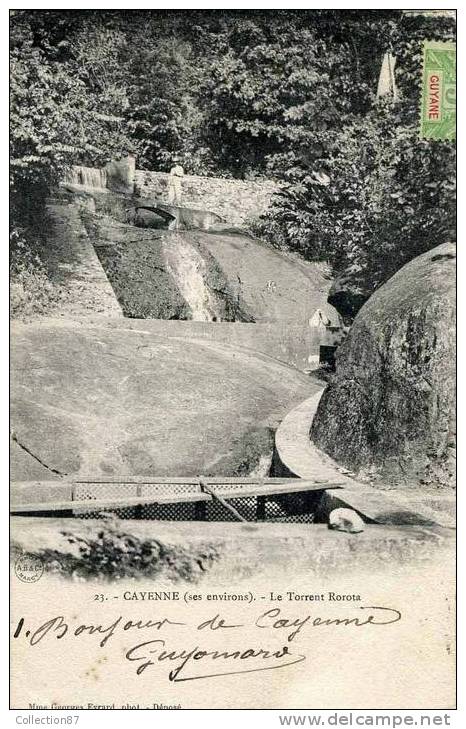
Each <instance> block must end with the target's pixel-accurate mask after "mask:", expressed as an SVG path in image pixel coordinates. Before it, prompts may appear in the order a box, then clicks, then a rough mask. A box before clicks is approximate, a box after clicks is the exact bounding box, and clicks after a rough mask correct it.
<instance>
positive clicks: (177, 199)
mask: <svg viewBox="0 0 466 729" xmlns="http://www.w3.org/2000/svg"><path fill="white" fill-rule="evenodd" d="M173 162H174V165H173V167H172V168H171V170H170V177H169V178H168V202H169V203H170V205H180V204H181V178H182V177H183V176H184V169H183V168H182V167H181V165H180V158H179V157H174V158H173Z"/></svg>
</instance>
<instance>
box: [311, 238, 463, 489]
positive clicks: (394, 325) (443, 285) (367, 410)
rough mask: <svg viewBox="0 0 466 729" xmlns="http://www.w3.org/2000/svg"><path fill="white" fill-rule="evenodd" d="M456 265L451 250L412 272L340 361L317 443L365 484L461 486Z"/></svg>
mask: <svg viewBox="0 0 466 729" xmlns="http://www.w3.org/2000/svg"><path fill="white" fill-rule="evenodd" d="M455 260H456V252H455V248H454V246H453V245H452V244H449V243H447V244H444V245H441V246H438V247H437V248H434V249H433V250H430V251H428V252H427V253H424V254H423V255H421V256H418V258H415V259H414V260H413V261H411V262H410V263H408V264H406V265H405V266H404V267H403V268H402V269H400V270H399V271H398V272H397V273H396V274H395V275H394V276H393V277H392V278H391V279H389V281H387V283H386V284H384V285H383V286H382V287H381V288H380V289H379V290H378V291H376V293H374V294H373V296H372V297H371V298H370V299H369V301H368V302H367V303H366V304H365V305H364V306H363V307H362V309H361V310H360V312H359V314H358V315H357V317H356V319H355V321H354V324H353V327H352V329H351V331H350V334H349V335H348V337H347V339H346V340H345V342H344V343H343V344H342V346H341V347H340V349H339V351H338V353H337V369H336V374H335V376H334V378H333V380H332V382H331V383H330V384H329V385H328V387H327V389H326V390H325V392H324V394H323V396H322V399H321V401H320V404H319V408H318V411H317V413H316V417H315V419H314V423H313V426H312V430H311V438H312V439H313V441H314V442H315V443H316V444H317V445H318V446H320V447H321V448H322V449H323V450H324V451H325V452H326V453H328V454H329V455H331V456H332V457H333V458H335V460H337V461H338V462H340V463H341V464H343V465H344V466H346V467H347V468H350V469H352V470H353V471H355V472H357V473H358V474H359V475H360V476H367V477H369V478H371V479H372V480H374V481H376V482H380V483H381V484H382V483H383V484H386V485H390V484H396V485H399V486H400V487H403V488H408V487H416V486H417V487H418V486H419V484H423V485H424V487H425V486H426V485H428V484H431V485H432V486H446V485H451V484H452V483H453V478H454V444H455V441H454V438H455V435H454V432H455V312H456V307H455Z"/></svg>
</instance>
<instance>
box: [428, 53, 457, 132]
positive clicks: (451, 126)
mask: <svg viewBox="0 0 466 729" xmlns="http://www.w3.org/2000/svg"><path fill="white" fill-rule="evenodd" d="M429 50H438V51H447V52H451V51H453V53H454V67H455V68H454V73H455V92H456V43H454V42H452V41H449V42H446V41H431V40H425V41H424V44H423V49H422V78H421V98H420V109H419V137H420V139H424V140H429V141H451V142H452V141H455V140H456V99H455V108H454V111H453V112H452V113H451V117H452V118H450V119H449V120H448V124H446V123H445V121H444V120H440V121H438V122H433V121H431V122H429V121H427V120H426V119H425V110H426V105H427V93H426V88H425V82H426V72H427V68H426V57H427V51H429ZM439 71H441V72H442V74H443V73H444V72H445V66H443V67H442V62H439ZM442 91H443V89H442ZM442 103H444V98H443V94H442V95H441V99H440V104H441V105H442ZM445 127H446V128H445Z"/></svg>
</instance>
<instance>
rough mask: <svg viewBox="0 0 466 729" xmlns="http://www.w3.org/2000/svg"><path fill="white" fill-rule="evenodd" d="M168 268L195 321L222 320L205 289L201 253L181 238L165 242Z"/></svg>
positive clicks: (204, 271) (172, 238)
mask: <svg viewBox="0 0 466 729" xmlns="http://www.w3.org/2000/svg"><path fill="white" fill-rule="evenodd" d="M164 254H165V260H166V262H167V269H168V270H169V272H170V274H171V275H172V276H173V278H174V280H175V282H176V284H177V286H178V289H179V290H180V292H181V294H182V296H183V298H184V300H185V301H186V303H187V304H188V306H189V308H190V310H191V315H192V319H193V320H194V321H217V320H220V319H221V314H220V312H219V310H218V306H217V302H216V300H215V297H214V296H213V295H212V294H211V292H210V291H209V288H208V287H207V286H206V282H205V276H206V273H207V270H206V263H205V261H204V259H203V257H202V256H201V254H200V253H199V251H198V250H197V249H196V248H195V247H194V246H193V245H191V244H190V243H189V242H188V241H187V240H184V239H183V238H182V237H181V236H170V238H169V239H168V240H167V241H165V242H164Z"/></svg>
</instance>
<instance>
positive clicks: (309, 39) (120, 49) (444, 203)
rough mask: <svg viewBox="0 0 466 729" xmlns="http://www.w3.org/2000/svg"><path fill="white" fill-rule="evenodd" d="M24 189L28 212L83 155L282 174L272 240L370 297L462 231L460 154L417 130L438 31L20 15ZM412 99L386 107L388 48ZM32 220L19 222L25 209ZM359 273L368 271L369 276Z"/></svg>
mask: <svg viewBox="0 0 466 729" xmlns="http://www.w3.org/2000/svg"><path fill="white" fill-rule="evenodd" d="M10 23H11V104H10V109H11V181H12V202H13V209H14V210H18V211H19V212H18V213H17V215H18V216H19V217H21V215H24V200H25V198H26V197H27V199H28V205H30V204H31V200H32V199H34V198H36V199H37V200H38V201H41V200H43V198H44V195H45V194H46V192H47V190H48V189H50V186H51V185H53V184H54V182H55V181H56V180H57V179H58V178H59V177H60V176H61V175H62V174H63V170H64V169H65V168H66V167H67V166H69V165H71V164H75V163H80V164H88V165H100V164H103V163H105V162H107V161H108V160H110V159H112V158H115V157H118V156H122V155H125V154H127V153H129V152H131V153H134V154H135V155H136V156H137V159H138V167H139V168H141V169H153V170H160V169H162V170H165V169H166V168H167V166H168V165H169V164H170V163H171V160H172V158H173V156H174V155H175V154H176V155H178V156H181V157H182V160H183V166H184V167H185V169H186V171H187V172H188V173H193V174H211V175H216V176H230V177H231V176H233V177H240V178H241V177H247V178H251V177H261V176H267V177H272V178H274V179H276V180H277V181H278V182H279V183H280V185H281V190H282V192H281V194H280V195H279V196H277V198H276V200H275V202H274V205H273V206H272V208H271V210H270V212H269V213H268V215H267V217H266V219H265V220H264V221H263V222H262V224H261V226H260V232H261V234H262V235H263V236H264V237H266V238H267V239H268V240H269V241H270V242H271V243H272V244H273V245H277V246H284V247H288V248H291V249H294V250H297V251H299V252H300V253H301V254H302V255H304V256H305V257H307V258H310V259H313V260H325V261H328V262H329V263H330V264H331V266H332V267H333V269H334V271H335V272H338V271H340V270H343V269H348V268H350V269H351V270H352V271H353V272H354V275H355V277H356V279H357V281H358V283H357V285H358V286H360V287H361V290H363V291H364V295H366V294H367V295H369V293H370V292H371V291H372V290H374V289H375V288H376V287H377V286H379V285H380V284H381V283H382V282H383V281H384V280H386V278H387V277H388V276H390V275H391V274H392V273H393V272H394V271H395V270H397V268H398V267H399V266H400V265H402V264H403V263H404V262H406V260H409V259H410V258H412V257H413V256H415V255H417V254H418V253H420V252H422V251H423V250H426V248H429V247H433V246H436V245H438V244H439V243H442V242H444V241H445V240H447V239H449V238H451V237H452V235H453V233H454V184H453V183H454V174H455V150H454V146H453V145H452V144H451V143H447V142H445V143H442V142H431V141H427V142H426V141H420V140H419V138H418V113H419V93H420V90H419V87H420V79H421V51H422V41H423V39H424V38H426V37H427V38H430V39H444V40H451V39H454V38H455V23H454V19H452V18H451V17H443V16H441V17H438V16H436V17H435V18H434V19H433V18H432V17H428V16H426V15H425V14H419V13H418V14H410V13H404V12H402V11H391V10H390V11H387V10H378V11H375V10H368V11H365V10H358V11H351V10H348V11H345V10H278V11H270V10H268V11H264V10H251V11H230V10H223V11H221V12H220V11H211V10H192V11H185V10H179V11H168V10H161V11H141V10H135V11H124V12H121V11H116V10H109V11H103V10H89V11H82V10H81V11H77V10H74V11H65V10H57V11H55V10H16V11H12V14H11V20H10ZM388 50H390V51H391V52H392V54H393V55H394V56H395V58H396V68H395V73H396V83H397V86H398V89H399V97H398V98H397V99H396V100H395V99H392V98H385V99H382V100H380V99H377V98H376V90H377V79H378V74H379V71H380V66H381V62H382V58H383V54H384V53H385V52H386V51H388ZM21 210H23V212H21ZM358 277H359V278H358Z"/></svg>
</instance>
